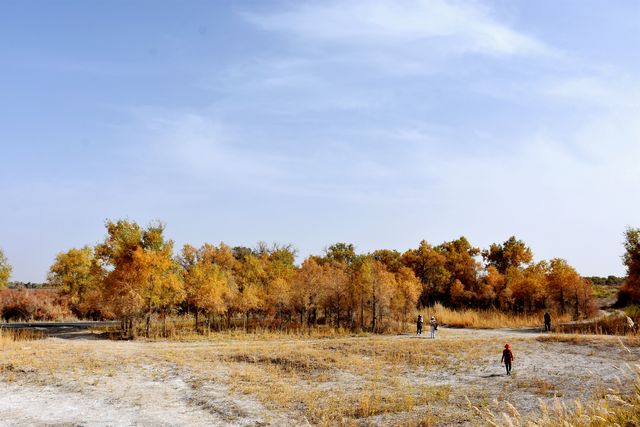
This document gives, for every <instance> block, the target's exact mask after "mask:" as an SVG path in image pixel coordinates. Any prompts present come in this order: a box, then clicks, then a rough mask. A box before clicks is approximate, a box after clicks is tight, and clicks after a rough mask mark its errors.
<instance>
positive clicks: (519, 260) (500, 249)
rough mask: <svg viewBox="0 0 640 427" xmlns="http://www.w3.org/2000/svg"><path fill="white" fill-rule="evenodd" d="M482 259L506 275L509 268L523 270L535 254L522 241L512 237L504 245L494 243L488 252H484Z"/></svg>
mask: <svg viewBox="0 0 640 427" xmlns="http://www.w3.org/2000/svg"><path fill="white" fill-rule="evenodd" d="M482 257H483V258H484V259H485V261H486V262H487V264H488V265H489V266H493V267H495V268H496V269H497V270H498V272H500V273H502V274H505V273H506V272H507V269H508V268H509V267H514V268H521V267H523V266H524V265H525V264H529V263H531V261H532V260H533V253H532V252H531V249H530V248H529V247H528V246H527V245H526V244H525V243H524V242H523V241H522V240H518V239H516V237H515V236H511V237H509V238H508V239H507V240H506V241H505V242H504V243H502V244H499V243H492V244H491V246H489V249H488V250H484V251H482Z"/></svg>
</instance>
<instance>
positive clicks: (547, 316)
mask: <svg viewBox="0 0 640 427" xmlns="http://www.w3.org/2000/svg"><path fill="white" fill-rule="evenodd" d="M544 331H545V332H551V315H550V314H549V312H548V311H546V312H545V313H544Z"/></svg>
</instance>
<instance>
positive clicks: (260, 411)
mask: <svg viewBox="0 0 640 427" xmlns="http://www.w3.org/2000/svg"><path fill="white" fill-rule="evenodd" d="M0 332H1V331H0ZM27 334H28V333H27ZM427 335H428V334H427ZM21 338H22V339H14V337H12V336H10V335H9V334H8V332H6V331H4V332H2V335H1V336H0V396H2V398H1V399H0V413H1V414H2V418H0V425H22V424H30V425H105V426H106V425H110V426H111V425H149V426H155V425H167V426H168V425H189V426H192V425H195V426H198V425H202V426H204V425H240V426H254V425H385V426H387V425H402V426H406V425H408V426H411V425H415V426H431V425H443V426H444V425H474V426H475V425H491V424H495V425H526V423H528V422H537V423H538V424H539V425H548V426H551V425H560V424H558V423H561V422H562V421H564V420H569V421H571V422H572V423H573V425H611V423H612V422H614V421H620V422H621V425H625V422H626V420H634V421H635V422H637V420H638V418H637V416H638V414H637V412H638V407H637V403H638V402H637V400H636V399H637V396H636V394H635V393H636V389H635V388H634V385H635V381H636V364H637V363H639V362H640V341H638V340H637V339H635V338H629V337H624V338H618V337H607V336H590V337H583V336H572V335H562V336H560V335H542V334H539V333H535V332H521V331H513V330H490V329H485V330H466V329H447V328H441V330H440V331H439V335H438V337H437V339H436V340H431V339H428V338H426V337H424V336H423V337H416V336H414V335H410V334H405V335H387V336H367V335H365V336H357V337H356V336H353V337H348V336H346V337H329V338H317V337H312V338H304V337H295V336H278V335H240V336H239V337H232V336H229V335H219V336H216V335H213V336H211V337H209V338H210V339H209V340H199V341H180V342H177V341H148V342H147V341H140V340H138V341H109V340H104V339H99V338H98V337H97V335H94V334H90V333H80V334H79V335H78V336H77V337H71V338H69V337H68V336H67V338H65V339H60V338H46V339H28V338H30V337H29V336H26V337H25V336H23V337H21ZM33 338H37V337H33ZM505 342H509V343H510V344H511V346H512V348H513V350H514V353H515V361H514V370H513V375H512V376H511V377H507V376H505V375H504V370H503V368H502V366H501V365H500V355H501V349H502V347H503V345H504V343H505ZM577 400H579V402H578V403H577V402H576V401H577ZM634 417H636V418H634Z"/></svg>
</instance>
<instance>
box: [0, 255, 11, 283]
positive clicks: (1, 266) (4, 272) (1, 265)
mask: <svg viewBox="0 0 640 427" xmlns="http://www.w3.org/2000/svg"><path fill="white" fill-rule="evenodd" d="M11 271H12V268H11V265H10V264H9V260H7V258H6V257H5V256H4V252H2V248H0V289H3V288H5V287H6V286H7V285H8V284H9V278H10V277H11Z"/></svg>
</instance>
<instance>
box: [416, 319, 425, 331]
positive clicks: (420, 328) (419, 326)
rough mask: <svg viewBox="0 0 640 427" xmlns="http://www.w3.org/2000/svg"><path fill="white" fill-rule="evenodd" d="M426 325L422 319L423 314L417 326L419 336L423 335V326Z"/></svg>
mask: <svg viewBox="0 0 640 427" xmlns="http://www.w3.org/2000/svg"><path fill="white" fill-rule="evenodd" d="M423 323H424V319H422V314H418V322H417V324H416V326H417V332H416V334H417V335H422V324H423Z"/></svg>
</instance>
